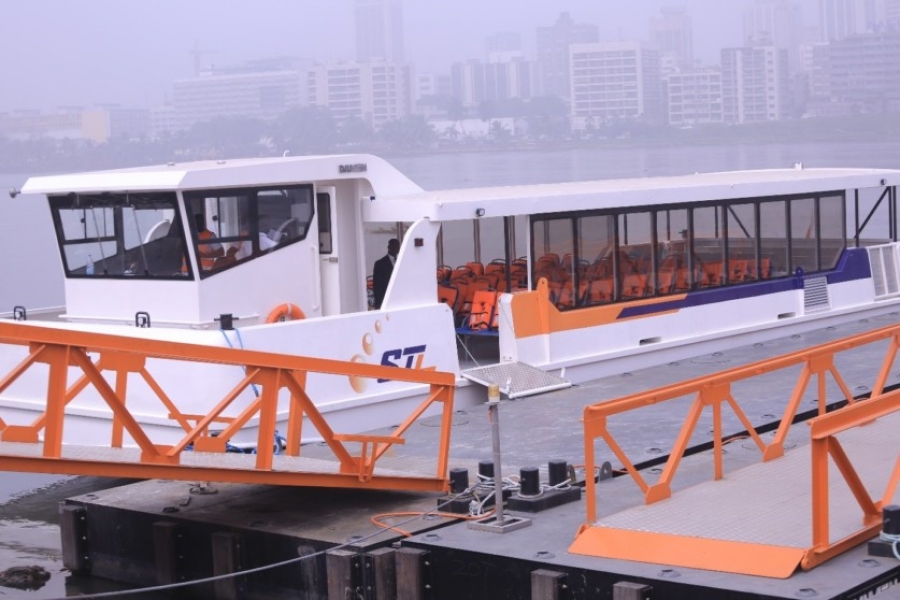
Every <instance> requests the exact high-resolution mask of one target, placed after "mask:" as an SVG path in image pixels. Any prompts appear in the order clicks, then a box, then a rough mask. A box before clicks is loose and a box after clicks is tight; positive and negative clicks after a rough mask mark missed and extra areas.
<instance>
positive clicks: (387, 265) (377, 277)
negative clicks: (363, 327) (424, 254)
mask: <svg viewBox="0 0 900 600" xmlns="http://www.w3.org/2000/svg"><path fill="white" fill-rule="evenodd" d="M398 252H400V240H398V239H396V238H392V239H391V240H390V241H388V246H387V254H385V255H384V256H382V257H381V258H379V259H378V260H376V261H375V268H374V269H373V271H372V295H373V296H374V297H375V308H381V303H382V302H383V301H384V294H385V293H386V292H387V287H388V283H389V282H390V281H391V274H393V272H394V263H395V262H396V261H397V253H398Z"/></svg>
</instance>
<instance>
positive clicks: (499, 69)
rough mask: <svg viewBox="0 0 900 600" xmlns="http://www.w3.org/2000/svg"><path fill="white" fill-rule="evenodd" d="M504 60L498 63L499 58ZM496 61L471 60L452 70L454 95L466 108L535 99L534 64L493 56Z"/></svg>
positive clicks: (511, 57)
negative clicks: (514, 100) (512, 100)
mask: <svg viewBox="0 0 900 600" xmlns="http://www.w3.org/2000/svg"><path fill="white" fill-rule="evenodd" d="M501 57H502V58H505V60H498V59H499V58H501ZM494 58H495V60H493V61H491V62H487V63H485V62H482V61H480V60H470V61H467V62H464V63H456V64H454V65H452V66H451V68H450V87H451V94H452V95H453V97H454V98H456V99H458V100H459V101H460V103H461V104H462V105H463V106H464V107H469V108H471V107H474V106H478V105H479V104H481V103H482V102H494V101H497V100H508V99H510V98H521V99H522V100H528V99H529V98H531V97H532V96H534V79H535V78H534V73H535V70H536V67H535V64H534V63H533V62H532V61H529V60H525V59H524V58H523V57H521V56H515V55H514V56H505V55H496V54H495V55H494Z"/></svg>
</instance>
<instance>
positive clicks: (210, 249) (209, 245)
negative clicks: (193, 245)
mask: <svg viewBox="0 0 900 600" xmlns="http://www.w3.org/2000/svg"><path fill="white" fill-rule="evenodd" d="M194 225H195V226H196V227H197V240H198V241H197V252H198V253H199V255H200V256H199V258H200V269H201V270H203V271H209V270H211V269H212V268H213V266H215V264H216V258H218V257H220V256H224V255H225V251H224V249H223V248H222V244H219V243H217V242H209V241H207V240H211V239H213V238H214V237H216V236H215V234H214V233H213V232H212V231H210V230H209V229H207V228H206V219H205V218H204V216H203V214H202V213H197V214H196V215H194Z"/></svg>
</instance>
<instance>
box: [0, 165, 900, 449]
mask: <svg viewBox="0 0 900 600" xmlns="http://www.w3.org/2000/svg"><path fill="white" fill-rule="evenodd" d="M898 183H900V171H887V170H868V169H803V168H802V167H801V166H799V165H798V166H796V167H795V168H792V169H783V170H766V171H748V172H732V173H712V174H696V175H688V176H682V177H665V178H643V179H632V180H609V181H594V182H582V183H565V184H553V185H530V186H515V187H497V188H489V189H460V190H447V191H423V190H422V189H421V188H419V187H418V186H417V185H416V184H415V183H413V182H412V181H410V180H409V179H408V178H406V177H405V176H404V175H402V174H401V173H400V172H398V171H397V170H396V169H394V168H393V167H391V166H390V165H389V164H388V163H386V162H385V161H383V160H381V159H379V158H376V157H374V156H368V155H346V156H321V157H312V156H311V157H297V158H294V157H291V158H274V159H253V160H228V161H211V162H197V163H189V164H172V163H170V164H168V165H162V166H157V167H144V168H135V169H126V170H117V171H108V172H96V173H84V174H75V175H54V176H47V177H35V178H32V179H30V180H29V181H28V182H27V183H26V185H25V186H24V188H23V190H22V191H23V192H26V193H40V194H43V195H45V196H46V197H47V198H48V201H49V205H50V209H51V213H52V217H53V223H54V226H55V230H56V235H57V239H58V243H59V251H60V257H61V261H62V265H63V271H64V273H65V294H66V307H65V311H64V313H63V314H62V315H61V316H60V318H59V321H58V322H55V323H41V325H43V326H47V325H50V326H53V327H57V328H60V329H66V328H76V329H80V330H91V331H103V332H114V333H118V334H121V335H128V336H133V337H134V338H135V340H136V343H139V340H141V339H146V338H152V339H166V340H177V341H185V342H192V343H198V344H207V345H216V346H233V347H243V348H248V349H254V350H265V351H271V352H279V353H289V354H299V355H305V356H313V357H323V358H331V359H340V360H353V361H363V362H368V363H373V364H381V365H386V366H394V367H397V368H406V369H423V368H434V369H438V370H441V371H449V372H453V373H457V374H458V376H459V379H458V388H457V394H456V398H457V406H461V407H465V406H467V405H472V404H473V403H475V402H479V401H481V400H482V399H483V397H484V392H483V390H482V389H480V388H479V386H478V385H477V384H476V383H473V381H474V382H482V383H483V382H486V381H496V382H499V383H500V384H501V387H502V388H503V389H504V391H505V392H506V393H507V394H508V395H509V396H511V397H517V396H524V395H528V394H530V393H534V392H536V391H541V390H547V389H553V388H556V387H559V386H564V385H568V384H569V383H570V382H575V383H577V382H582V381H585V380H589V379H593V378H596V377H600V376H603V375H607V374H611V373H616V372H623V371H630V370H633V369H638V368H641V367H645V366H649V365H652V364H659V363H665V362H668V361H672V360H675V359H678V358H683V357H685V356H697V355H700V354H704V353H711V352H715V351H717V350H720V349H723V348H725V347H728V346H734V345H738V344H743V343H750V342H754V341H759V340H763V339H767V338H774V337H779V336H783V335H786V334H791V333H794V332H798V331H802V330H803V329H811V328H814V327H816V328H817V327H822V326H825V325H828V324H831V323H836V322H839V321H841V320H849V319H857V318H862V317H863V316H871V315H875V314H882V313H888V312H891V311H895V310H898V308H897V307H898V303H900V287H898V286H900V271H898V268H900V256H898V245H897V242H896V240H897V237H898V227H897V222H898V218H900V213H898V211H897V195H896V186H897V185H898ZM389 237H397V238H399V239H401V240H402V245H401V247H400V251H399V254H398V256H397V257H396V262H395V266H394V269H393V275H392V276H391V279H390V283H389V285H388V287H387V291H386V294H385V296H384V300H383V303H382V304H381V307H380V308H379V309H373V308H372V307H371V306H370V298H369V293H368V292H369V290H368V285H367V276H368V274H369V273H370V272H371V266H372V264H373V263H374V261H375V260H376V259H378V258H379V257H380V255H381V254H383V252H384V250H383V249H384V247H385V245H386V241H387V239H388V238H389ZM373 239H375V240H376V242H374V245H373V242H372V240H373ZM371 248H378V250H379V252H377V253H375V252H373V251H372V250H371ZM445 265H446V266H445ZM223 315H225V316H224V318H223ZM229 316H231V318H232V319H233V324H234V326H235V328H234V329H230V328H228V327H227V323H228V320H229ZM31 322H32V321H28V323H31ZM223 323H224V324H225V327H223V326H222V325H223ZM135 325H138V327H136V326H135ZM147 325H149V327H146V326H147ZM23 352H25V350H23V349H21V348H19V347H11V346H0V372H3V373H6V372H8V371H9V370H10V369H12V368H13V366H14V365H16V364H17V363H18V362H19V361H20V360H22V353H23ZM229 369H231V371H234V370H236V368H234V367H223V366H219V365H207V364H202V363H197V364H191V365H188V366H185V365H179V367H178V369H175V368H171V369H170V370H169V371H168V372H165V371H164V372H163V373H162V374H161V375H157V379H158V380H159V384H160V385H161V386H162V387H163V388H164V389H173V388H175V389H178V390H179V394H180V395H182V396H184V397H186V398H189V399H190V401H189V403H190V404H192V405H194V406H195V407H196V410H194V411H190V410H189V412H195V413H198V414H205V413H207V412H208V411H209V408H210V403H211V402H213V403H214V402H216V401H217V400H218V399H220V398H222V397H223V395H225V394H226V393H227V392H228V390H230V389H231V388H232V387H233V386H234V384H235V381H236V380H238V379H240V378H241V377H242V376H243V373H240V372H238V373H232V372H231V371H229ZM237 370H238V371H239V369H237ZM307 386H308V389H309V390H310V396H311V397H312V398H314V399H315V401H316V403H317V406H318V408H319V409H320V411H321V412H322V414H323V415H324V416H325V417H326V418H327V419H328V420H329V422H330V423H331V424H332V427H333V428H334V429H335V430H340V431H347V432H351V431H362V430H371V429H375V428H379V427H383V426H389V425H391V424H394V423H397V422H399V421H400V420H401V419H402V418H403V417H404V416H405V415H406V414H408V412H409V411H410V410H411V408H412V407H413V406H415V405H416V404H417V403H418V402H419V400H420V399H421V394H422V386H421V385H416V384H407V383H400V382H393V381H379V380H367V379H359V378H336V377H334V376H324V375H323V376H315V375H311V376H310V378H309V381H308V382H307ZM143 393H146V396H147V397H146V398H143V397H142V394H143ZM245 393H249V392H245ZM45 394H46V381H45V380H42V381H40V382H37V381H34V382H32V383H29V380H28V379H27V378H25V379H24V380H23V382H20V383H17V384H16V385H15V386H11V387H10V388H9V389H7V390H6V391H4V392H3V393H2V394H0V408H2V409H3V411H4V412H3V414H4V418H5V419H6V421H7V422H12V421H14V420H15V419H16V418H19V419H21V420H27V419H29V418H31V419H33V418H34V415H35V414H37V413H39V412H41V411H42V410H43V403H44V396H45ZM183 402H184V401H183V400H182V404H183ZM128 407H129V410H130V411H131V412H132V414H133V415H134V416H135V418H136V419H137V420H138V421H140V422H142V423H143V424H144V425H146V426H149V427H151V428H154V427H155V428H156V430H157V433H158V434H159V435H162V436H165V434H166V431H167V428H172V429H173V432H172V434H173V435H177V434H179V435H180V434H181V433H182V432H181V429H180V428H178V425H177V424H176V423H174V422H172V421H170V420H168V419H167V418H166V417H167V415H166V412H167V411H166V408H165V407H163V406H161V405H160V403H159V401H158V400H157V398H156V396H155V395H153V394H152V393H151V391H150V390H142V389H141V388H140V386H133V387H131V388H129V398H128ZM189 408H190V407H189ZM68 412H69V413H70V414H71V415H73V418H75V419H77V420H78V422H79V423H78V426H74V427H73V426H69V425H67V428H66V431H65V438H66V440H67V441H72V442H75V441H79V442H85V441H88V442H90V441H91V440H92V439H96V438H95V437H94V436H95V435H97V432H100V431H102V432H108V431H109V419H110V414H109V409H108V408H107V407H106V404H105V403H104V402H103V401H102V400H101V399H100V398H99V396H97V395H96V394H92V393H91V392H90V391H89V390H85V391H84V392H83V393H81V394H79V395H78V397H76V398H75V399H74V400H73V401H72V402H71V404H70V406H69V411H68ZM285 414H286V413H285ZM10 415H12V416H10ZM250 425H251V427H249V428H247V431H248V439H253V436H252V423H251V424H250ZM104 435H105V434H104ZM234 441H235V442H240V441H241V440H234Z"/></svg>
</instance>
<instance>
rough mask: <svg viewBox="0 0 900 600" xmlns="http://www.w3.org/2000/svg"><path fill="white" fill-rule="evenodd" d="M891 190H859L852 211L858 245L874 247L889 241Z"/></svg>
mask: <svg viewBox="0 0 900 600" xmlns="http://www.w3.org/2000/svg"><path fill="white" fill-rule="evenodd" d="M890 190H891V188H869V189H863V190H859V196H858V198H856V199H855V201H854V206H853V207H852V208H851V209H850V210H853V211H854V212H855V213H856V215H855V222H856V232H855V236H856V237H857V238H858V245H859V246H862V247H865V246H875V245H878V244H887V243H888V242H890V241H891V204H892V199H891V194H890Z"/></svg>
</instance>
